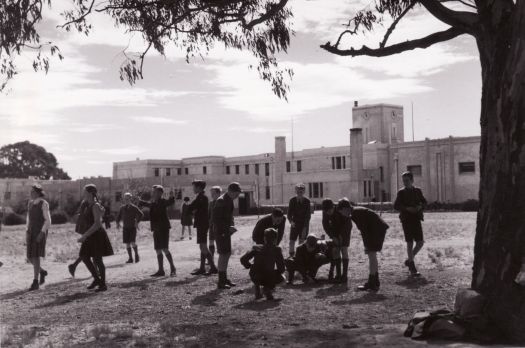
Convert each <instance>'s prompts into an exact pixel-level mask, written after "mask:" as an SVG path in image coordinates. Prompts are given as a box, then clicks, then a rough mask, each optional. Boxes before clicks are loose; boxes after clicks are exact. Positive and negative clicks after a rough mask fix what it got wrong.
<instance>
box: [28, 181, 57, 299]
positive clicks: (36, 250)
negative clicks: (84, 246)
mask: <svg viewBox="0 0 525 348" xmlns="http://www.w3.org/2000/svg"><path fill="white" fill-rule="evenodd" d="M30 195H31V200H30V201H29V203H28V207H27V224H26V227H27V231H26V249H27V259H28V260H29V262H31V264H32V265H33V274H34V278H33V283H32V284H31V287H30V288H29V290H30V291H31V290H38V288H39V286H40V285H42V284H44V283H45V281H46V276H47V271H46V270H44V269H43V268H42V267H41V266H40V258H41V257H45V256H46V239H47V231H48V229H49V227H50V226H51V215H50V214H49V203H47V201H46V200H45V199H44V196H45V193H44V190H43V189H42V186H40V185H39V184H35V185H33V186H31V193H30ZM39 277H40V280H39Z"/></svg>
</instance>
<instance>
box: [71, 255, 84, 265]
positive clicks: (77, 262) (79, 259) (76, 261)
mask: <svg viewBox="0 0 525 348" xmlns="http://www.w3.org/2000/svg"><path fill="white" fill-rule="evenodd" d="M81 262H82V258H81V257H79V258H77V259H76V260H75V262H73V264H72V265H73V267H75V268H77V266H78V264H79V263H81Z"/></svg>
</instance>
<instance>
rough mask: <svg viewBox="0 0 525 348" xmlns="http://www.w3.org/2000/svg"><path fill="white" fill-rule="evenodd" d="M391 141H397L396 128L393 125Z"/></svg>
mask: <svg viewBox="0 0 525 348" xmlns="http://www.w3.org/2000/svg"><path fill="white" fill-rule="evenodd" d="M392 139H397V128H396V124H395V123H393V124H392Z"/></svg>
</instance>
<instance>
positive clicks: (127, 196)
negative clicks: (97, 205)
mask: <svg viewBox="0 0 525 348" xmlns="http://www.w3.org/2000/svg"><path fill="white" fill-rule="evenodd" d="M123 201H124V204H130V203H131V193H129V192H126V193H124V197H123Z"/></svg>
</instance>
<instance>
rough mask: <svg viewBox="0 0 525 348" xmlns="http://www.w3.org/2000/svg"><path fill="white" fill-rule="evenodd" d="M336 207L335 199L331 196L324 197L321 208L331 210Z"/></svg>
mask: <svg viewBox="0 0 525 348" xmlns="http://www.w3.org/2000/svg"><path fill="white" fill-rule="evenodd" d="M333 207H334V201H332V200H331V199H330V198H325V199H323V202H322V203H321V209H322V210H323V211H327V210H330V209H332V208H333Z"/></svg>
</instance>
